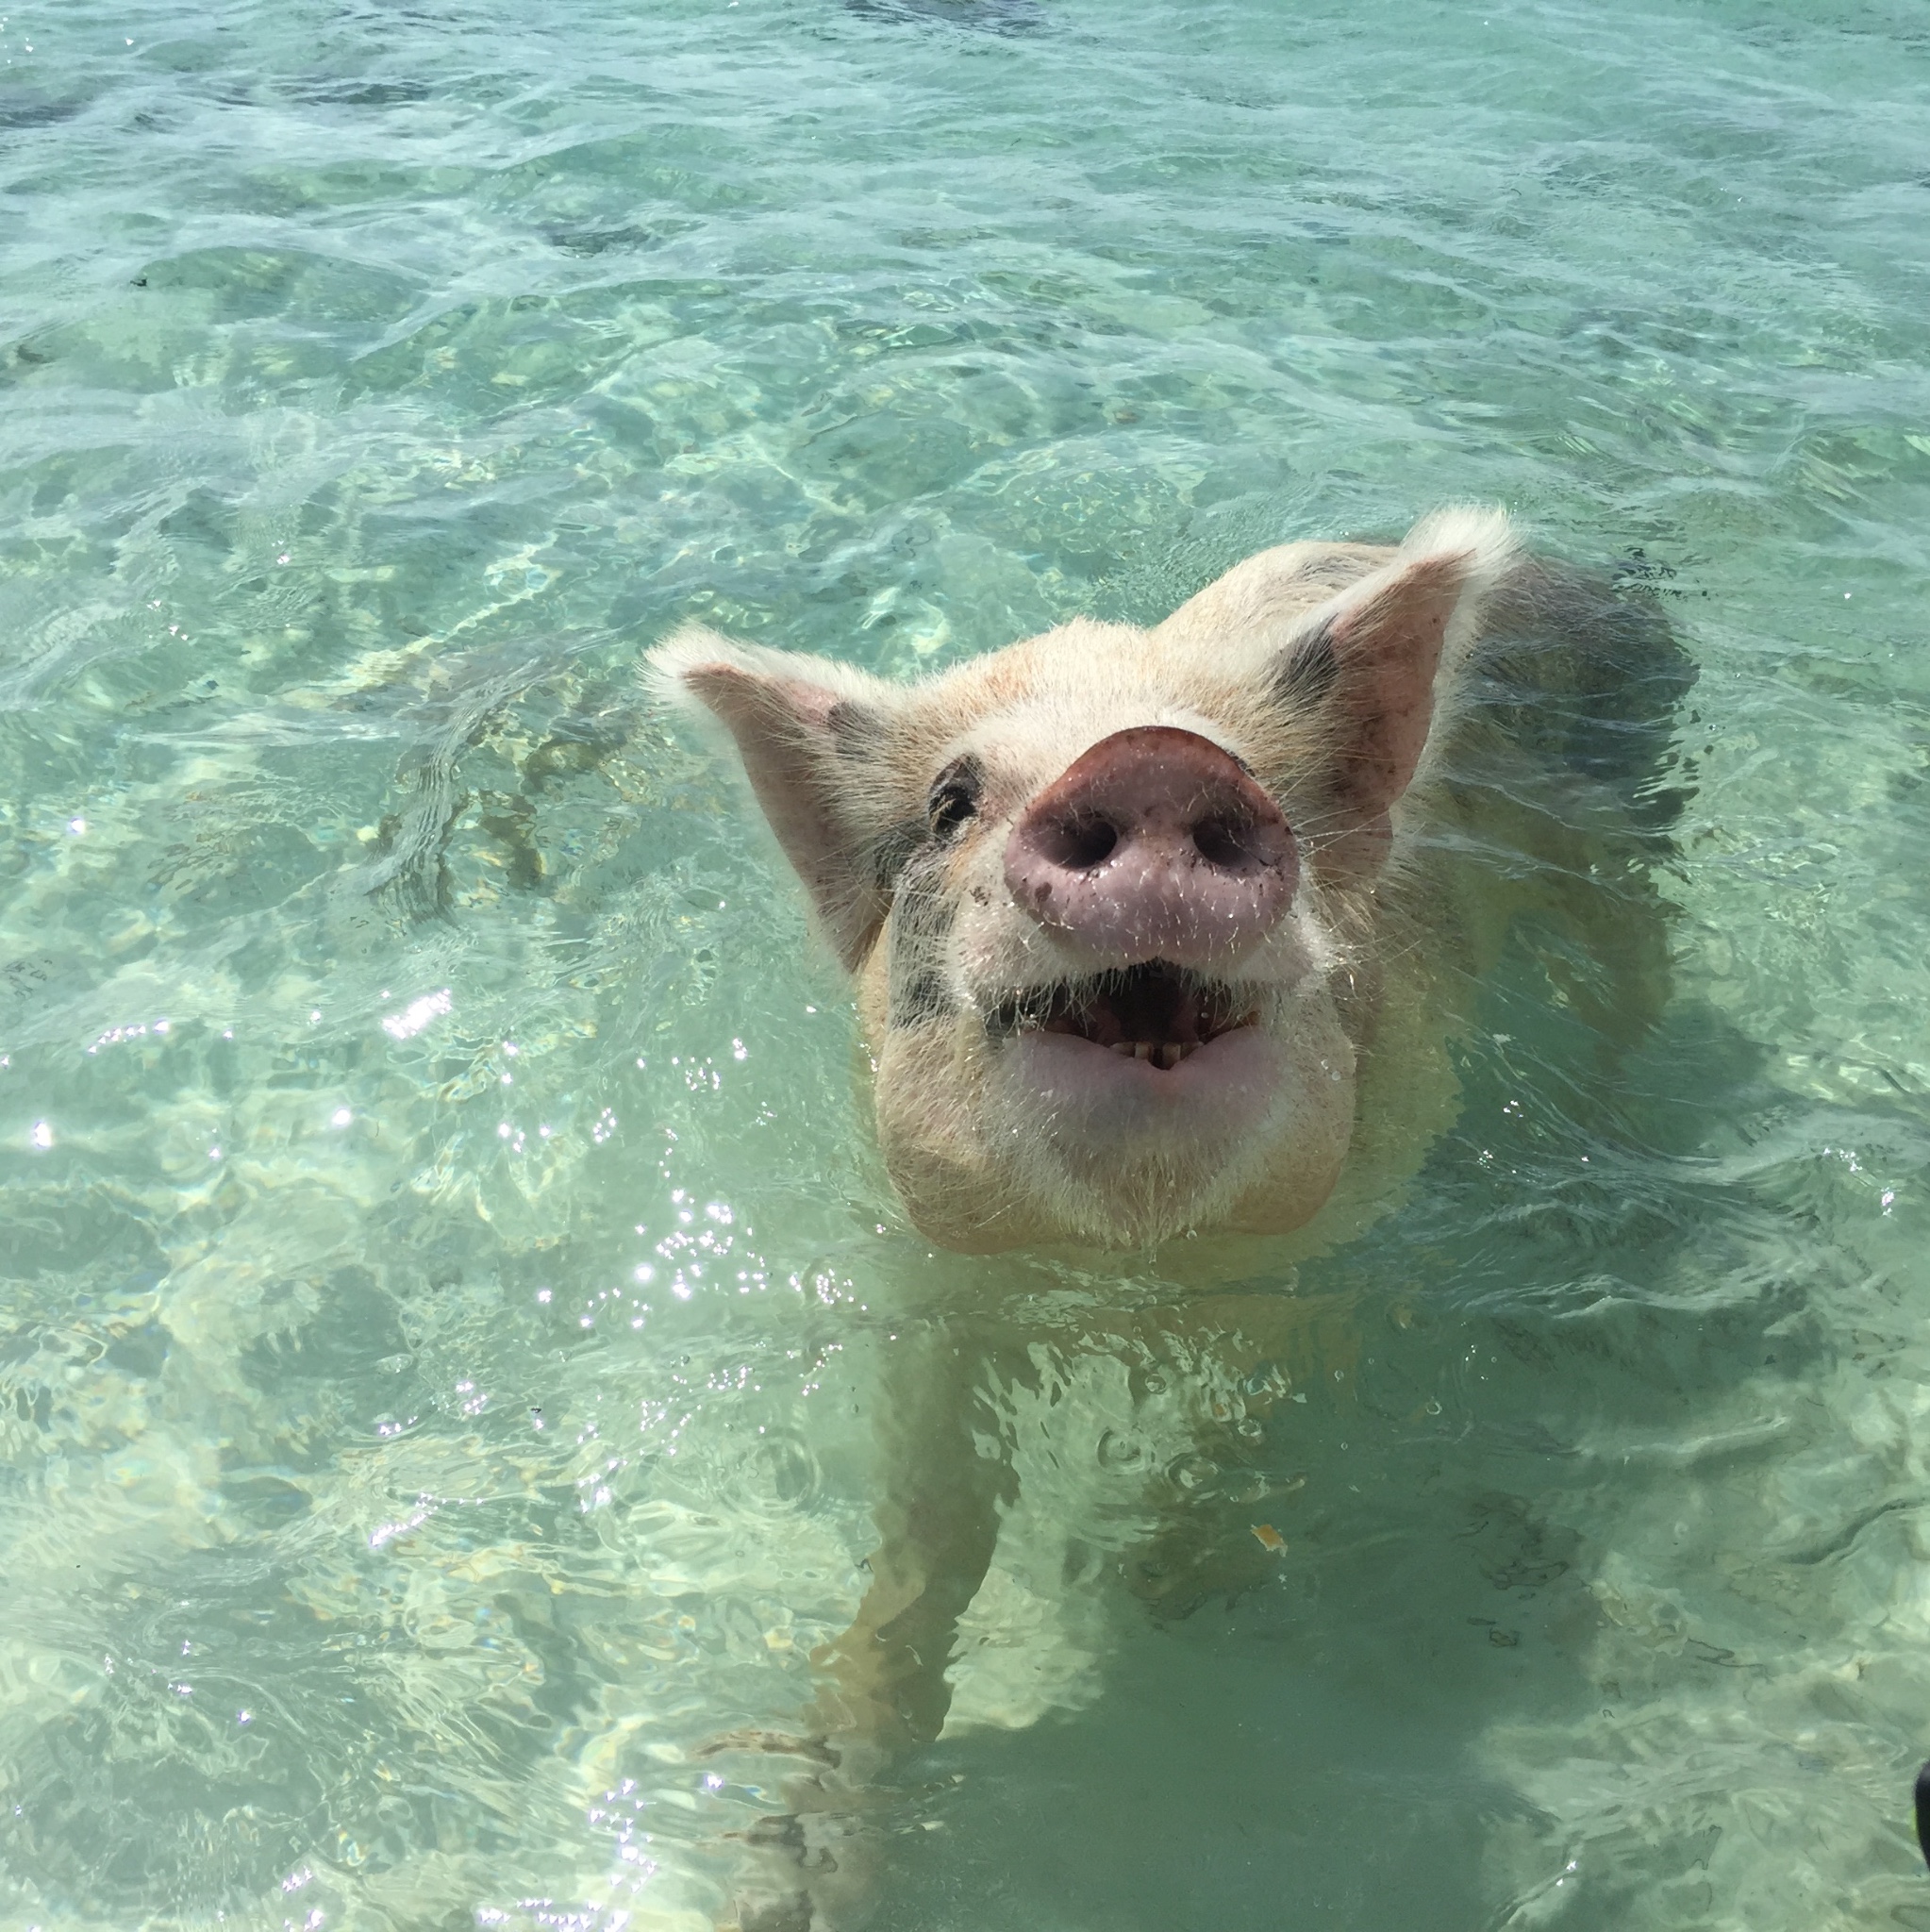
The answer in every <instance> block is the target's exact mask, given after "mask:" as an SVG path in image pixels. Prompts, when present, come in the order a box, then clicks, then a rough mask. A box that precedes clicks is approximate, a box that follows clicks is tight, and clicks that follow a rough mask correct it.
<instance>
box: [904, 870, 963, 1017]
mask: <svg viewBox="0 0 1930 1932" xmlns="http://www.w3.org/2000/svg"><path fill="white" fill-rule="evenodd" d="M930 858H931V860H933V861H937V862H925V861H919V862H914V863H911V864H908V865H907V867H906V869H905V873H904V875H903V877H902V879H901V880H900V883H899V887H898V891H897V894H896V896H895V897H894V898H893V900H892V903H891V924H890V930H889V938H888V941H887V943H888V944H889V945H890V949H891V950H890V1000H889V1008H890V1024H891V1025H892V1026H917V1025H921V1024H923V1023H925V1022H926V1021H930V1020H938V1019H943V1018H944V1017H946V1016H947V1015H948V1014H949V1013H950V1012H951V1010H952V995H951V991H950V990H949V989H948V988H947V986H946V984H945V976H944V972H943V962H942V959H941V958H940V947H941V946H942V945H943V943H944V941H945V940H946V938H947V937H948V936H949V935H950V933H951V930H952V921H953V917H954V915H955V913H956V911H957V908H956V907H955V906H954V905H953V903H952V901H951V899H950V897H949V896H948V895H947V894H946V892H945V891H944V873H943V869H942V861H941V860H940V859H939V857H938V855H937V854H936V853H933V854H931V855H930Z"/></svg>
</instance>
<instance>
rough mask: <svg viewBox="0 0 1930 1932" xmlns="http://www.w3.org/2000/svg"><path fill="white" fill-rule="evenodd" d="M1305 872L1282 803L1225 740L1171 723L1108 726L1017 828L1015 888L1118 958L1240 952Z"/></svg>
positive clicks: (1096, 948)
mask: <svg viewBox="0 0 1930 1932" xmlns="http://www.w3.org/2000/svg"><path fill="white" fill-rule="evenodd" d="M1298 875H1299V861H1298V859H1297V858H1296V857H1295V854H1294V849H1293V834H1292V833H1291V832H1290V831H1289V829H1288V827H1287V821H1286V820H1285V819H1284V818H1283V817H1282V816H1281V814H1280V808H1279V807H1278V806H1276V805H1275V804H1274V803H1273V800H1272V799H1271V798H1269V797H1268V796H1267V794H1266V793H1265V792H1264V791H1261V790H1260V788H1259V787H1258V786H1257V785H1256V784H1255V783H1254V781H1253V779H1252V778H1250V777H1249V776H1248V775H1247V774H1246V772H1245V770H1244V769H1243V768H1242V767H1241V766H1240V763H1239V762H1238V760H1236V759H1235V758H1232V757H1230V756H1229V755H1228V754H1227V753H1225V752H1223V751H1222V750H1221V749H1220V747H1219V746H1218V745H1217V744H1214V743H1212V742H1210V741H1208V740H1206V739H1204V738H1202V737H1200V736H1199V734H1198V733H1197V732H1192V731H1180V730H1176V729H1174V728H1173V727H1172V726H1170V725H1165V724H1146V725H1140V726H1138V727H1137V728H1135V729H1133V730H1131V731H1115V732H1114V733H1113V734H1112V736H1111V737H1110V738H1102V739H1101V740H1100V741H1099V742H1098V743H1097V744H1095V745H1093V746H1092V748H1091V749H1090V751H1088V752H1086V753H1085V754H1084V755H1083V756H1082V757H1080V758H1076V759H1074V760H1073V763H1072V764H1070V765H1068V766H1067V767H1066V769H1065V770H1064V771H1063V772H1062V773H1061V774H1059V776H1058V777H1057V779H1056V780H1055V781H1054V782H1053V783H1052V784H1051V785H1049V786H1047V787H1046V789H1045V790H1044V791H1041V792H1040V794H1039V796H1038V797H1037V798H1035V799H1034V800H1033V801H1032V803H1031V805H1030V806H1028V807H1027V808H1026V810H1025V813H1024V815H1023V817H1022V818H1021V819H1020V821H1019V823H1018V824H1016V825H1014V826H1013V827H1012V832H1011V837H1010V838H1009V839H1008V840H1007V841H1006V884H1007V887H1008V888H1009V890H1010V891H1011V894H1012V897H1013V899H1014V900H1015V901H1016V902H1017V903H1018V904H1019V905H1021V906H1023V908H1025V910H1026V911H1027V912H1029V913H1030V914H1031V915H1032V916H1033V918H1035V919H1036V920H1038V921H1039V923H1040V924H1041V925H1044V926H1048V927H1050V928H1051V929H1052V930H1053V931H1054V932H1058V933H1063V934H1064V935H1066V937H1067V938H1069V939H1072V940H1074V941H1077V942H1078V943H1079V944H1080V945H1082V946H1083V947H1085V948H1086V949H1087V950H1088V951H1090V952H1091V953H1093V954H1096V955H1099V956H1101V957H1102V958H1104V960H1105V961H1106V963H1108V964H1118V965H1134V964H1137V963H1138V962H1140V961H1141V960H1146V959H1167V960H1170V961H1172V962H1173V964H1174V965H1175V966H1215V965H1222V964H1224V963H1226V962H1228V961H1230V960H1232V959H1235V958H1238V957H1239V956H1240V954H1242V953H1244V952H1246V951H1247V950H1249V949H1250V948H1251V947H1252V946H1254V945H1255V944H1256V943H1257V942H1258V941H1259V940H1261V939H1262V938H1263V937H1264V936H1265V935H1266V934H1267V933H1268V932H1269V931H1270V930H1271V929H1272V928H1273V926H1274V925H1275V924H1277V923H1278V921H1279V919H1280V916H1281V914H1282V913H1284V912H1285V911H1286V910H1287V908H1288V906H1289V904H1290V903H1291V902H1292V898H1293V888H1294V882H1295V880H1296V879H1297V877H1298Z"/></svg>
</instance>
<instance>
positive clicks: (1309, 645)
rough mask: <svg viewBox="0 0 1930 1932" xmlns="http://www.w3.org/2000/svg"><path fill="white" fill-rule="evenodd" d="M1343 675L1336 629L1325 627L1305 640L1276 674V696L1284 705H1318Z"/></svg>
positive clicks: (1274, 675)
mask: <svg viewBox="0 0 1930 1932" xmlns="http://www.w3.org/2000/svg"><path fill="white" fill-rule="evenodd" d="M1339 675H1340V665H1339V659H1338V658H1336V657H1335V656H1334V633H1333V627H1332V626H1331V625H1324V624H1323V625H1321V626H1320V628H1319V629H1318V630H1316V631H1314V632H1313V633H1312V634H1311V635H1310V636H1307V637H1304V638H1301V639H1300V640H1299V641H1297V642H1296V643H1295V644H1294V645H1293V648H1292V649H1291V650H1290V651H1289V653H1288V654H1287V657H1286V659H1285V661H1284V662H1283V663H1282V664H1281V665H1280V667H1279V669H1278V670H1276V671H1275V672H1274V673H1273V697H1274V699H1275V701H1276V702H1277V703H1279V704H1283V705H1317V704H1319V703H1320V702H1321V700H1322V699H1323V698H1324V697H1325V696H1326V694H1327V693H1328V692H1329V691H1332V690H1333V688H1334V680H1335V679H1336V678H1337V677H1339Z"/></svg>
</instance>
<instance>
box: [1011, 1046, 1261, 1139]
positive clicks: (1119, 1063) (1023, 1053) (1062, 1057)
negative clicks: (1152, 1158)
mask: <svg viewBox="0 0 1930 1932" xmlns="http://www.w3.org/2000/svg"><path fill="white" fill-rule="evenodd" d="M1006 1058H1007V1067H1006V1076H1007V1081H1008V1083H1009V1084H1008V1085H1007V1094H1006V1097H1007V1104H1008V1105H1014V1104H1016V1106H1017V1108H1019V1109H1020V1110H1022V1111H1023V1112H1024V1113H1025V1114H1027V1115H1029V1116H1030V1117H1031V1119H1032V1121H1033V1122H1034V1123H1035V1124H1036V1126H1037V1128H1038V1130H1039V1131H1040V1133H1042V1134H1043V1135H1044V1137H1045V1138H1046V1139H1047V1140H1048V1141H1050V1142H1051V1143H1052V1144H1053V1146H1054V1148H1055V1150H1056V1151H1057V1153H1058V1155H1059V1157H1060V1158H1061V1159H1063V1160H1065V1161H1066V1162H1067V1164H1068V1165H1069V1166H1070V1167H1072V1168H1073V1169H1074V1170H1080V1169H1085V1170H1089V1171H1090V1170H1093V1169H1099V1168H1104V1167H1106V1166H1107V1165H1109V1164H1110V1163H1112V1162H1115V1161H1117V1160H1118V1159H1119V1158H1121V1157H1122V1156H1124V1157H1125V1158H1134V1157H1140V1158H1143V1156H1144V1155H1145V1154H1146V1153H1148V1152H1152V1151H1154V1150H1155V1149H1156V1148H1158V1147H1162V1146H1163V1147H1164V1148H1165V1149H1166V1150H1167V1151H1168V1152H1169V1153H1170V1154H1173V1155H1177V1154H1179V1153H1180V1151H1181V1150H1190V1152H1191V1153H1192V1155H1193V1156H1194V1158H1198V1157H1199V1156H1201V1155H1207V1154H1208V1153H1209V1150H1218V1149H1221V1148H1224V1147H1225V1146H1227V1145H1228V1144H1229V1143H1236V1142H1240V1141H1245V1140H1248V1139H1250V1138H1252V1137H1253V1136H1255V1135H1257V1134H1258V1133H1259V1132H1260V1131H1261V1129H1262V1128H1263V1127H1264V1126H1265V1125H1266V1124H1267V1121H1268V1118H1269V1116H1270V1115H1271V1114H1272V1112H1273V1108H1274V1107H1275V1104H1276V1102H1277V1101H1278V1099H1279V1097H1280V1092H1281V1087H1282V1082H1283V1078H1284V1075H1285V1073H1286V1067H1285V1061H1284V1057H1283V1056H1282V1054H1281V1051H1280V1049H1279V1047H1278V1046H1277V1045H1276V1044H1275V1043H1274V1041H1273V1040H1272V1039H1271V1038H1270V1037H1269V1036H1268V1035H1267V1034H1265V1033H1264V1032H1262V1031H1261V1030H1260V1028H1259V1027H1258V1026H1256V1025H1245V1026H1235V1027H1231V1028H1229V1029H1228V1030H1226V1031H1224V1032H1222V1033H1219V1034H1216V1035H1215V1036H1214V1037H1213V1038H1212V1039H1210V1040H1208V1041H1205V1042H1204V1043H1203V1044H1201V1045H1198V1046H1194V1047H1191V1048H1190V1049H1189V1051H1188V1052H1187V1054H1186V1056H1185V1058H1181V1059H1179V1060H1178V1061H1177V1062H1176V1064H1174V1065H1172V1066H1161V1065H1158V1064H1156V1062H1155V1061H1154V1060H1153V1059H1151V1058H1137V1057H1135V1056H1134V1055H1132V1054H1130V1053H1121V1052H1120V1051H1119V1050H1118V1049H1117V1047H1114V1046H1106V1045H1101V1044H1099V1043H1098V1042H1097V1041H1091V1040H1087V1039H1083V1038H1081V1037H1080V1036H1079V1035H1077V1034H1073V1033H1049V1032H1045V1031H1042V1030H1041V1031H1036V1032H1024V1033H1021V1034H1019V1035H1017V1036H1016V1037H1015V1038H1014V1039H1013V1040H1012V1041H1010V1042H1009V1044H1008V1046H1007V1055H1006Z"/></svg>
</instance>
